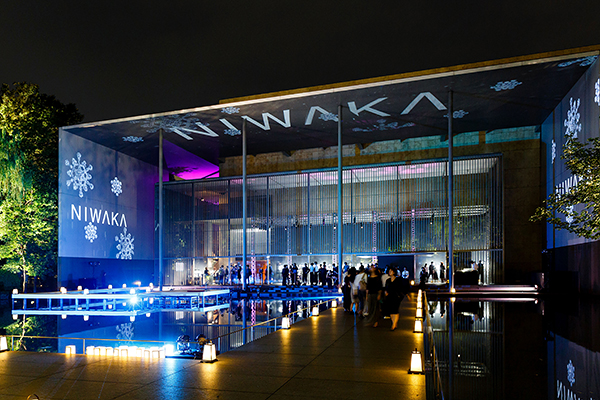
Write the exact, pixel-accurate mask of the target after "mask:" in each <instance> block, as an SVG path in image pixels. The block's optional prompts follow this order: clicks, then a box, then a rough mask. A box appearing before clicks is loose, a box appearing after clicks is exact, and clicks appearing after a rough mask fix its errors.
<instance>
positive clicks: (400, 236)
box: [59, 47, 600, 293]
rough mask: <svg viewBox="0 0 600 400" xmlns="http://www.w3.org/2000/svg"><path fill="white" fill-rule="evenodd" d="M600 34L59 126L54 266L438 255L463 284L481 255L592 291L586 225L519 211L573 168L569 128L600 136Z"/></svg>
mask: <svg viewBox="0 0 600 400" xmlns="http://www.w3.org/2000/svg"><path fill="white" fill-rule="evenodd" d="M599 50H600V47H588V48H580V49H573V50H567V51H560V52H554V53H547V54H536V55H532V56H524V57H517V58H512V59H504V60H496V61H490V62H484V63H476V64H469V65H461V66H456V67H449V68H440V69H435V70H427V71H421V72H417V73H408V74H401V75H394V76H386V77H380V78H375V79H369V80H363V81H355V82H348V83H340V84H334V85H327V86H320V87H313V88H305V89H299V90H291V91H287V92H281V93H272V94H266V95H260V96H254V97H248V98H239V99H231V100H225V101H222V102H221V103H220V104H218V105H213V106H207V107H198V108H194V109H187V110H180V111H176V112H168V113H161V114H149V115H143V116H139V117H132V118H122V119H117V120H110V121H101V122H95V123H85V124H81V125H77V126H69V127H63V128H62V129H61V130H60V154H59V157H60V158H59V159H60V160H61V167H60V181H59V195H60V200H59V202H60V207H59V208H60V216H59V219H60V227H59V280H60V283H61V284H71V285H76V284H77V283H78V282H81V281H82V280H83V281H84V282H86V281H88V280H89V284H96V285H99V286H101V285H104V284H107V283H109V282H120V281H123V282H124V283H128V284H130V283H131V282H133V281H142V282H144V284H145V283H147V282H148V281H152V282H154V284H165V285H193V284H197V283H199V282H201V281H202V279H203V277H204V272H205V270H206V271H209V272H214V271H216V270H218V269H219V268H220V267H221V266H224V268H225V267H227V268H228V269H230V268H231V267H232V266H233V265H235V264H238V263H245V264H246V265H247V266H248V267H249V270H250V273H251V274H252V277H251V281H254V282H258V281H263V280H265V279H270V278H273V276H274V277H275V279H278V277H279V275H278V273H279V271H280V270H281V267H282V266H283V265H284V264H291V263H297V264H298V265H304V264H305V263H307V264H310V263H312V262H318V263H322V262H325V263H326V264H327V265H331V264H335V265H336V266H338V267H339V265H340V264H341V263H344V262H348V263H349V264H353V265H357V264H360V263H363V264H365V265H366V264H367V263H371V262H378V263H379V264H380V265H386V264H389V265H397V266H399V267H406V268H407V269H408V270H409V271H410V273H411V274H412V275H413V276H415V277H418V272H419V270H420V269H421V267H423V266H424V265H425V264H427V265H428V266H429V265H430V264H431V263H433V264H434V266H435V267H436V272H437V274H438V278H441V277H439V274H441V273H442V269H440V267H439V265H440V263H444V265H445V266H449V264H450V267H451V269H450V271H452V272H453V273H450V275H451V276H452V282H451V283H454V280H456V283H457V284H460V283H464V278H461V275H460V271H461V270H463V269H470V268H471V263H472V262H475V263H477V264H479V263H481V264H482V265H483V270H482V271H481V273H480V276H479V280H480V281H481V283H484V284H499V283H502V284H518V283H538V284H542V285H544V286H549V285H552V284H558V282H560V284H561V285H567V286H570V287H571V288H573V289H576V290H579V291H581V292H596V293H598V292H600V276H598V270H599V267H600V265H599V264H600V262H599V260H598V257H597V256H595V254H597V251H598V249H599V247H598V242H597V241H596V242H592V241H589V240H585V239H582V238H578V237H576V236H574V235H572V234H569V233H566V232H564V231H556V230H554V229H553V227H552V226H546V225H545V224H542V223H532V222H530V221H529V217H530V216H531V215H532V214H533V213H534V211H535V208H536V207H538V206H540V205H541V204H542V200H543V199H544V198H545V197H546V196H547V194H549V193H552V192H553V191H554V190H556V188H557V187H561V188H563V189H565V188H568V187H569V186H572V185H576V184H577V181H578V180H579V177H572V176H571V175H570V172H569V171H568V170H567V169H566V167H565V165H564V160H562V159H561V158H560V155H561V149H562V145H563V144H564V135H565V132H566V130H570V131H571V132H575V133H577V135H578V139H579V140H586V139H588V138H592V137H598V136H599V123H598V119H599V109H600V94H599V91H600V78H599V61H598V54H599ZM449 160H450V161H449ZM449 193H452V196H451V197H450V196H449ZM449 239H452V240H449ZM547 250H550V251H547ZM543 251H545V253H544V254H547V255H548V256H547V257H543ZM450 253H452V254H454V257H452V258H450V257H449V256H448V254H450ZM553 259H554V260H555V261H556V262H552V260H553ZM268 266H270V267H271V270H272V271H273V275H272V276H269V275H268ZM444 274H446V275H448V274H449V271H444ZM471 283H473V282H471Z"/></svg>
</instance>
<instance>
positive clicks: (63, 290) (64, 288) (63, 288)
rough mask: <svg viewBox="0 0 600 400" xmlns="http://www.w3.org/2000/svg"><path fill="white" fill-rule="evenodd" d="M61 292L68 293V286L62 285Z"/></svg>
mask: <svg viewBox="0 0 600 400" xmlns="http://www.w3.org/2000/svg"><path fill="white" fill-rule="evenodd" d="M60 292H61V293H62V294H67V288H66V287H64V286H63V287H61V288H60Z"/></svg>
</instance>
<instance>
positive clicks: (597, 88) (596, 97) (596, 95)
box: [594, 78, 600, 106]
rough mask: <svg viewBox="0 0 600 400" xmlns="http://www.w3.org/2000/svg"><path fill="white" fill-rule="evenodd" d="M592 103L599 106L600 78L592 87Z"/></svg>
mask: <svg viewBox="0 0 600 400" xmlns="http://www.w3.org/2000/svg"><path fill="white" fill-rule="evenodd" d="M594 101H595V102H596V103H598V105H599V106H600V78H598V80H597V81H596V84H595V85H594Z"/></svg>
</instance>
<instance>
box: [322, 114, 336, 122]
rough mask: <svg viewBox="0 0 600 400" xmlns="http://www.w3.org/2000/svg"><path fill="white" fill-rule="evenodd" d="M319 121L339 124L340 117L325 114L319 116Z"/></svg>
mask: <svg viewBox="0 0 600 400" xmlns="http://www.w3.org/2000/svg"><path fill="white" fill-rule="evenodd" d="M319 119H321V120H323V121H335V122H338V116H337V114H334V113H324V114H321V115H319Z"/></svg>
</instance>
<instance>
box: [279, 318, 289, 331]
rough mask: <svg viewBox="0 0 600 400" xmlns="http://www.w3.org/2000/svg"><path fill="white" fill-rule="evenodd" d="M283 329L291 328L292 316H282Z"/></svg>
mask: <svg viewBox="0 0 600 400" xmlns="http://www.w3.org/2000/svg"><path fill="white" fill-rule="evenodd" d="M281 329H290V317H283V318H281Z"/></svg>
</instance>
